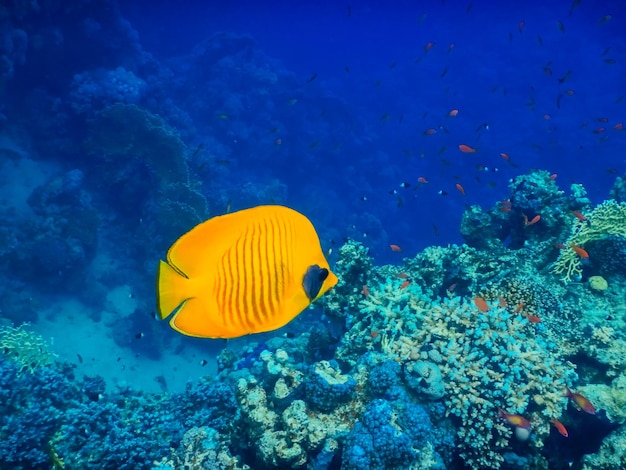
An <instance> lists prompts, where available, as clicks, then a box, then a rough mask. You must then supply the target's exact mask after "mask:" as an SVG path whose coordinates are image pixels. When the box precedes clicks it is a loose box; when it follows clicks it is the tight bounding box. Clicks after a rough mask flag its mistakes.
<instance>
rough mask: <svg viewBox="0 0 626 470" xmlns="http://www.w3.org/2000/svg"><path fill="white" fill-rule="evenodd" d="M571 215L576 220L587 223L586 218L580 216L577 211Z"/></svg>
mask: <svg viewBox="0 0 626 470" xmlns="http://www.w3.org/2000/svg"><path fill="white" fill-rule="evenodd" d="M572 214H573V215H574V217H576V218H577V219H578V220H582V221H583V222H587V217H585V216H584V215H582V214H581V213H580V212H578V211H572Z"/></svg>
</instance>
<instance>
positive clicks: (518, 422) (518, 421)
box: [498, 408, 531, 429]
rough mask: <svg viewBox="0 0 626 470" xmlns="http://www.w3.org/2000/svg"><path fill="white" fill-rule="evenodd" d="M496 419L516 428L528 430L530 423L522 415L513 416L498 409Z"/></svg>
mask: <svg viewBox="0 0 626 470" xmlns="http://www.w3.org/2000/svg"><path fill="white" fill-rule="evenodd" d="M498 418H501V419H503V420H505V421H506V422H507V423H509V424H512V425H513V426H515V427H518V428H524V429H530V427H531V426H530V421H528V420H527V419H526V418H524V417H523V416H522V415H514V414H511V413H507V412H506V411H504V410H503V409H502V408H498Z"/></svg>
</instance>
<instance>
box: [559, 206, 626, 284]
mask: <svg viewBox="0 0 626 470" xmlns="http://www.w3.org/2000/svg"><path fill="white" fill-rule="evenodd" d="M585 219H586V220H581V219H579V218H575V219H574V223H573V225H572V232H571V235H570V237H569V238H568V239H567V242H566V243H565V245H566V248H565V249H563V250H561V252H560V254H559V257H558V259H557V260H556V261H555V262H554V264H553V266H552V271H553V272H554V273H556V274H560V275H561V280H562V281H563V282H569V281H571V280H572V279H579V278H580V277H581V276H582V265H581V261H580V260H581V258H580V256H579V255H578V253H576V251H575V250H574V248H573V247H581V248H584V246H585V244H586V243H588V242H591V241H596V240H601V239H603V238H606V237H610V236H617V237H626V203H624V202H622V203H618V202H617V201H615V200H613V199H610V200H608V201H604V202H603V203H602V204H600V205H599V206H597V207H596V208H595V209H594V210H593V211H591V213H589V214H587V215H585Z"/></svg>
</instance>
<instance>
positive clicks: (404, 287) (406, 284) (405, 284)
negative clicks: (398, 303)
mask: <svg viewBox="0 0 626 470" xmlns="http://www.w3.org/2000/svg"><path fill="white" fill-rule="evenodd" d="M409 284H411V281H409V280H408V279H407V280H406V281H404V282H403V283H402V285H401V286H400V290H402V289H406V288H407V287H409Z"/></svg>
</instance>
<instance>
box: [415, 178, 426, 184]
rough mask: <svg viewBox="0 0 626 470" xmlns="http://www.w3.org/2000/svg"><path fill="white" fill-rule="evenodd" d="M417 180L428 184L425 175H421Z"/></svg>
mask: <svg viewBox="0 0 626 470" xmlns="http://www.w3.org/2000/svg"><path fill="white" fill-rule="evenodd" d="M417 182H418V183H421V184H428V180H427V179H426V178H424V177H423V176H420V177H419V178H417Z"/></svg>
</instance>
